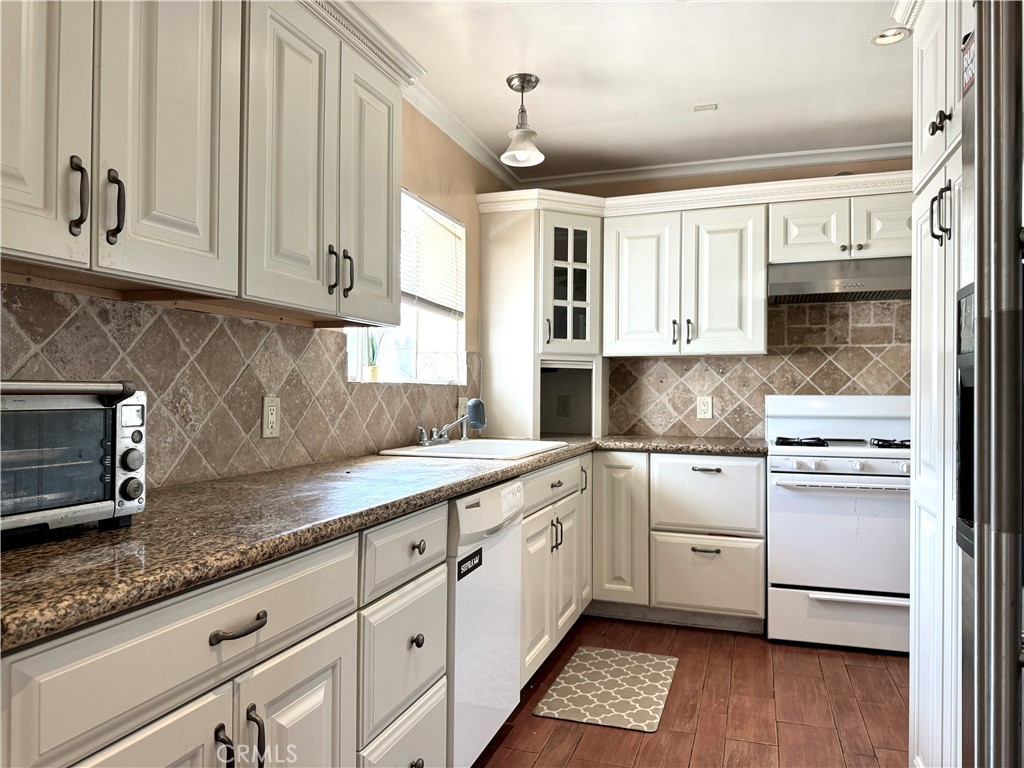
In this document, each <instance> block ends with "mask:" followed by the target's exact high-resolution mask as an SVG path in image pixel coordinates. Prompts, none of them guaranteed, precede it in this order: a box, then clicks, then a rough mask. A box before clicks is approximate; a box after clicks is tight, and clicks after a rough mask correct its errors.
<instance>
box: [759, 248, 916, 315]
mask: <svg viewBox="0 0 1024 768" xmlns="http://www.w3.org/2000/svg"><path fill="white" fill-rule="evenodd" d="M909 298H910V257H909V256H896V257H892V258H886V259H843V260H841V261H839V260H837V261H803V262H792V263H786V264H769V265H768V303H769V304H809V303H815V304H816V303H819V302H824V301H886V300H892V299H909Z"/></svg>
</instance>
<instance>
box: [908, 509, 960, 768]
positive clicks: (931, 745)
mask: <svg viewBox="0 0 1024 768" xmlns="http://www.w3.org/2000/svg"><path fill="white" fill-rule="evenodd" d="M941 504H942V499H941V498H932V497H930V496H929V495H928V494H927V493H923V492H921V491H918V490H917V489H915V490H914V491H913V496H912V500H911V530H912V531H914V535H913V537H912V538H911V547H910V548H911V555H910V561H911V571H910V574H911V575H910V759H911V762H912V764H914V765H943V764H944V763H943V760H942V742H943V738H942V730H943V711H942V710H943V699H944V697H945V696H944V692H943V676H942V667H943V655H944V653H945V652H946V651H945V649H944V648H943V633H942V607H943V602H944V597H943V594H942V585H943V569H944V567H945V566H944V565H943V561H942V524H941V519H942V507H941ZM948 650H949V652H952V649H948ZM955 725H956V723H955V722H954V723H949V726H950V727H955ZM954 764H955V761H954Z"/></svg>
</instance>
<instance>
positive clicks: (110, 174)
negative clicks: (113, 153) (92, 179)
mask: <svg viewBox="0 0 1024 768" xmlns="http://www.w3.org/2000/svg"><path fill="white" fill-rule="evenodd" d="M107 181H109V182H110V183H111V184H116V185H117V223H116V224H115V225H114V228H113V229H108V230H107V242H108V243H109V244H110V245H117V236H118V235H120V234H121V231H122V230H123V229H124V211H125V188H124V182H123V181H121V176H120V174H119V173H118V172H117V170H115V169H114V168H111V169H110V170H108V171H107Z"/></svg>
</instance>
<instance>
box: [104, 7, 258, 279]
mask: <svg viewBox="0 0 1024 768" xmlns="http://www.w3.org/2000/svg"><path fill="white" fill-rule="evenodd" d="M96 14H97V20H98V21H97V25H98V27H99V36H98V38H97V39H98V40H99V48H98V50H97V57H98V59H99V66H98V67H97V70H96V71H97V75H98V78H99V83H98V92H99V98H98V99H97V101H96V109H97V125H98V127H99V128H98V130H99V137H98V138H99V142H98V147H99V152H98V155H97V162H96V163H95V166H94V167H95V175H94V182H95V187H96V198H95V199H96V203H97V205H96V214H97V216H96V226H95V227H94V228H93V238H94V242H95V249H94V253H95V256H94V265H93V266H94V267H95V269H96V270H97V271H100V272H108V273H114V274H118V275H123V276H125V277H139V278H145V279H146V280H147V282H157V283H162V284H166V285H172V286H180V287H187V288H195V289H198V290H200V291H203V292H210V293H219V294H226V295H235V294H237V293H238V269H239V264H238V254H239V248H238V209H239V189H238V181H239V142H240V140H241V122H240V121H241V109H242V107H241V72H240V62H241V55H242V54H241V47H242V41H241V37H242V4H241V2H239V1H238V0H227V1H226V2H211V1H210V0H205V1H204V2H189V3H186V2H149V3H120V2H112V3H99V4H97V5H96Z"/></svg>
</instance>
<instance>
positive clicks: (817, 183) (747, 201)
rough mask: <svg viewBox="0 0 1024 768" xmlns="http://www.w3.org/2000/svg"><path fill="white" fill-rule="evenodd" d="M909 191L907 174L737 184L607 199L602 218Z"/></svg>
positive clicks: (861, 175) (875, 174) (856, 175)
mask: <svg viewBox="0 0 1024 768" xmlns="http://www.w3.org/2000/svg"><path fill="white" fill-rule="evenodd" d="M910 191H911V174H910V171H893V172H889V173H866V174H859V175H858V174H854V175H851V176H827V177H825V178H818V179H795V180H792V181H769V182H763V183H759V184H737V185H734V186H726V187H709V188H705V189H687V190H681V191H679V192H657V193H654V194H648V195H627V196H624V197H610V198H608V199H607V200H605V211H604V215H605V216H607V217H611V216H630V215H633V214H638V213H665V212H674V211H685V210H692V209H695V208H722V207H725V206H730V205H751V204H757V203H777V202H783V201H791V200H818V199H822V198H830V197H860V196H862V195H884V194H890V193H895V192H910Z"/></svg>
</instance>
